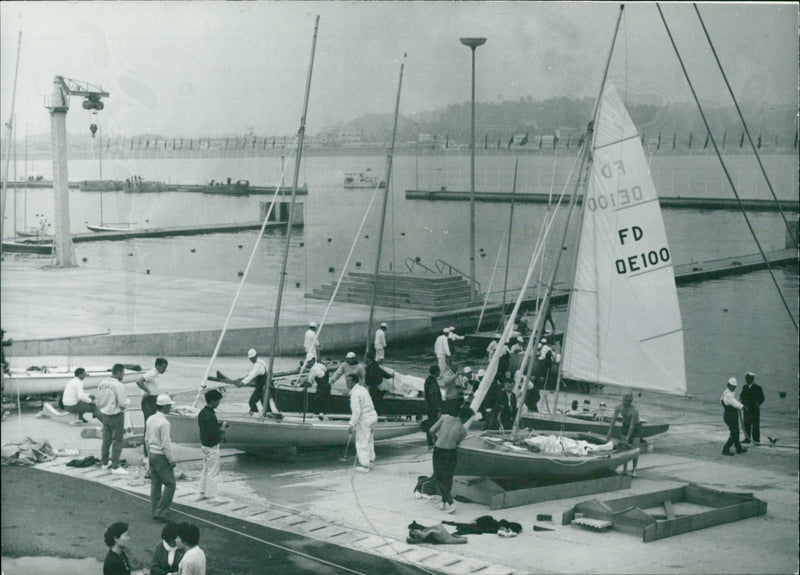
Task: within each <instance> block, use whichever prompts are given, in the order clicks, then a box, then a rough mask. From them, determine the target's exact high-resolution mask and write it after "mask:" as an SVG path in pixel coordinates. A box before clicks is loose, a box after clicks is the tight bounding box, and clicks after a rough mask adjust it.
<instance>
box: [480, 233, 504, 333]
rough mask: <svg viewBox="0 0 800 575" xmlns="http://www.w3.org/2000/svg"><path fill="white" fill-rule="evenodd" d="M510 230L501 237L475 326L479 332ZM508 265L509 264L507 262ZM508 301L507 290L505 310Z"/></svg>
mask: <svg viewBox="0 0 800 575" xmlns="http://www.w3.org/2000/svg"><path fill="white" fill-rule="evenodd" d="M507 233H508V230H505V231H504V232H503V237H502V238H500V244H499V245H498V246H497V256H496V257H495V258H494V267H493V268H492V275H491V277H490V278H489V285H488V286H487V287H486V295H485V296H484V298H483V305H482V306H481V313H480V315H479V316H478V326H477V327H476V328H475V331H476V332H478V331H480V330H481V322H482V321H483V314H484V312H485V311H486V305H487V304H488V303H489V296H490V295H491V294H492V285H493V284H494V276H495V273H496V272H497V264H499V263H500V254H502V253H503V244H504V243H505V239H506V234H507ZM506 265H508V264H506ZM505 306H506V302H505V292H504V293H503V310H505ZM502 322H503V313H502V310H501V313H500V323H501V324H502Z"/></svg>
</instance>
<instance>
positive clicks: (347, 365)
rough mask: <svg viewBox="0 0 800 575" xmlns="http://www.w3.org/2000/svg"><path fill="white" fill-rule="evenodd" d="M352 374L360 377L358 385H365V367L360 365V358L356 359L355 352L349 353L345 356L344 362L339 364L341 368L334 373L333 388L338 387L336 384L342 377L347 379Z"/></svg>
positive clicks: (332, 378)
mask: <svg viewBox="0 0 800 575" xmlns="http://www.w3.org/2000/svg"><path fill="white" fill-rule="evenodd" d="M351 373H352V374H355V375H356V376H358V383H364V382H365V381H366V372H365V371H364V366H363V365H361V364H360V363H358V357H356V354H355V352H353V351H348V352H347V355H345V356H344V361H343V362H342V363H340V364H339V367H337V368H336V371H334V372H333V375H332V376H331V378H330V382H331V387H333V386H334V385H336V382H337V381H339V379H341V377H342V376H345V377H347V375H348V374H351ZM340 387H341V386H340Z"/></svg>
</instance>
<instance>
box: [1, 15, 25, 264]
mask: <svg viewBox="0 0 800 575" xmlns="http://www.w3.org/2000/svg"><path fill="white" fill-rule="evenodd" d="M21 48H22V30H20V31H19V35H18V36H17V63H16V64H15V65H14V89H13V90H12V91H11V112H10V114H9V118H8V124H6V128H8V135H7V136H6V143H7V145H8V147H7V148H6V165H5V170H4V173H3V187H2V189H0V194H1V195H2V198H0V238H2V237H3V225H4V223H3V222H5V221H6V190H7V189H8V162H9V161H10V160H11V145H10V142H11V130H12V129H13V127H14V107H15V106H16V101H17V74H18V72H19V53H20V49H21ZM15 204H16V202H15ZM0 251H2V248H1V247H0Z"/></svg>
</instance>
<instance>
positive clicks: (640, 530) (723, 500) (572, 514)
mask: <svg viewBox="0 0 800 575" xmlns="http://www.w3.org/2000/svg"><path fill="white" fill-rule="evenodd" d="M676 503H691V504H694V505H699V506H703V507H710V508H711V509H710V510H708V511H701V512H698V513H691V514H684V515H679V514H677V513H676V512H675V508H674V504H676ZM657 506H663V507H664V511H665V514H664V515H663V516H661V515H654V514H652V513H647V512H645V511H643V509H651V508H653V507H657ZM766 512H767V503H766V502H765V501H761V500H760V499H756V498H755V497H754V496H753V494H752V493H736V492H730V491H718V490H716V489H711V488H709V487H703V486H701V485H696V484H693V483H690V484H687V485H684V486H683V487H676V488H674V489H665V490H663V491H654V492H652V493H643V494H641V495H633V496H630V497H622V498H620V499H611V500H608V501H598V500H596V499H593V500H591V501H584V502H581V503H578V504H577V505H575V506H574V507H573V508H572V509H570V510H569V511H567V512H565V513H564V515H563V516H562V525H569V524H570V523H572V522H573V521H574V520H576V519H579V518H580V517H589V518H592V519H601V520H606V521H610V522H611V523H612V526H613V528H614V529H617V530H619V531H624V532H628V533H633V534H635V535H641V536H642V541H644V542H645V543H647V542H649V541H656V540H658V539H663V538H665V537H672V536H673V535H679V534H681V533H686V532H688V531H696V530H698V529H705V528H706V527H713V526H714V525H721V524H723V523H731V522H733V521H738V520H740V519H746V518H748V517H755V516H757V515H764V514H766ZM576 514H582V515H579V516H576ZM662 517H663V518H662Z"/></svg>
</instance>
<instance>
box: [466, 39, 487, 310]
mask: <svg viewBox="0 0 800 575" xmlns="http://www.w3.org/2000/svg"><path fill="white" fill-rule="evenodd" d="M459 41H460V42H461V43H462V44H464V46H468V47H469V49H470V50H472V136H471V139H470V166H469V279H470V286H469V293H470V296H471V297H472V298H473V299H474V298H475V48H477V47H478V46H483V45H484V44H485V43H486V38H459Z"/></svg>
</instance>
